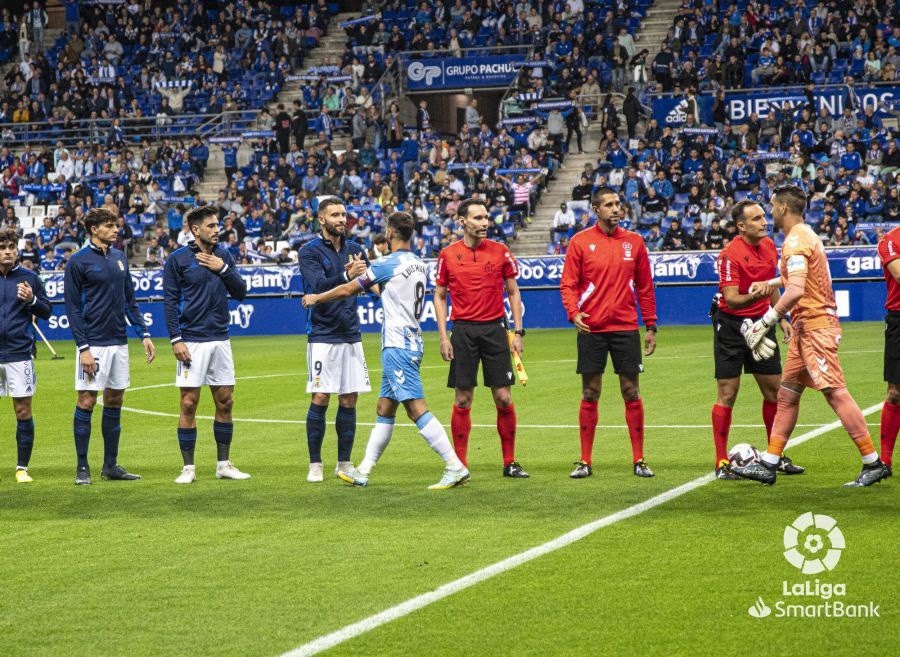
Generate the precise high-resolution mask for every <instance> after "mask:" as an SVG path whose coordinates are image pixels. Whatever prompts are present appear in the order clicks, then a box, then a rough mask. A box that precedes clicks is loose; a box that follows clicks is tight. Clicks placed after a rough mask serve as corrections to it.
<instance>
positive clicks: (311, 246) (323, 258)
mask: <svg viewBox="0 0 900 657" xmlns="http://www.w3.org/2000/svg"><path fill="white" fill-rule="evenodd" d="M356 254H359V255H361V256H362V257H363V259H364V260H365V261H366V262H367V263H368V262H369V258H368V256H367V255H366V250H365V249H364V248H363V247H362V245H360V244H357V243H356V242H352V241H350V240H347V239H344V240H343V242H342V243H341V250H340V251H339V252H337V251H335V250H334V247H333V246H332V245H331V242H329V241H327V240H324V239H322V236H321V235H319V236H318V237H316V238H315V239H313V240H310V241H309V243H307V245H306V246H304V247H303V248H302V249H300V258H299V265H300V276H301V277H302V279H303V293H304V294H308V293H312V294H321V293H322V292H327V291H328V290H330V289H331V288H333V287H337V286H338V285H342V284H344V283H346V282H347V277H346V276H345V275H344V265H345V264H347V263H348V262H349V261H350V258H351V257H352V256H355V255H356ZM306 333H307V335H308V336H309V338H308V341H309V342H326V343H329V344H340V343H352V342H362V335H361V334H360V332H359V315H357V313H356V297H350V298H348V299H341V300H340V301H332V302H331V303H323V304H322V305H316V306H313V307H312V308H308V309H307V311H306Z"/></svg>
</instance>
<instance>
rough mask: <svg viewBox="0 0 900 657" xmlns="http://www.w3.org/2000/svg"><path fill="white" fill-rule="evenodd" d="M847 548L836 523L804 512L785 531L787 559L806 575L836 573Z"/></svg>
mask: <svg viewBox="0 0 900 657" xmlns="http://www.w3.org/2000/svg"><path fill="white" fill-rule="evenodd" d="M845 547H846V544H845V543H844V534H843V532H842V531H841V530H840V529H838V526H837V520H835V519H834V518H832V517H831V516H825V515H822V514H816V515H815V516H814V515H813V514H812V513H804V514H803V515H802V516H800V517H799V518H797V519H796V520H795V521H794V522H792V523H791V524H790V525H788V526H787V527H785V528H784V558H785V559H787V560H788V563H790V564H791V565H792V566H794V567H795V568H798V569H800V572H801V573H803V574H804V575H816V574H818V573H821V572H822V571H824V570H834V567H835V566H837V564H838V561H840V559H841V551H842V550H843V549H844V548H845Z"/></svg>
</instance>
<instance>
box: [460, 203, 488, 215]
mask: <svg viewBox="0 0 900 657" xmlns="http://www.w3.org/2000/svg"><path fill="white" fill-rule="evenodd" d="M473 205H481V206H484V207H485V208H487V204H486V203H485V202H484V201H483V200H481V199H480V198H467V199H466V200H465V201H463V202H462V203H460V204H459V205H458V206H457V208H456V216H457V217H468V216H469V208H471V207H472V206H473Z"/></svg>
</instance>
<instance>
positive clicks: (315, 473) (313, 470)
mask: <svg viewBox="0 0 900 657" xmlns="http://www.w3.org/2000/svg"><path fill="white" fill-rule="evenodd" d="M323 479H324V477H323V476H322V464H321V463H310V464H309V474H308V475H306V481H308V482H310V483H313V484H317V483H319V482H320V481H322V480H323Z"/></svg>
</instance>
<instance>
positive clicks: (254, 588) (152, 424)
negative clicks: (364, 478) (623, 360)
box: [0, 323, 900, 657]
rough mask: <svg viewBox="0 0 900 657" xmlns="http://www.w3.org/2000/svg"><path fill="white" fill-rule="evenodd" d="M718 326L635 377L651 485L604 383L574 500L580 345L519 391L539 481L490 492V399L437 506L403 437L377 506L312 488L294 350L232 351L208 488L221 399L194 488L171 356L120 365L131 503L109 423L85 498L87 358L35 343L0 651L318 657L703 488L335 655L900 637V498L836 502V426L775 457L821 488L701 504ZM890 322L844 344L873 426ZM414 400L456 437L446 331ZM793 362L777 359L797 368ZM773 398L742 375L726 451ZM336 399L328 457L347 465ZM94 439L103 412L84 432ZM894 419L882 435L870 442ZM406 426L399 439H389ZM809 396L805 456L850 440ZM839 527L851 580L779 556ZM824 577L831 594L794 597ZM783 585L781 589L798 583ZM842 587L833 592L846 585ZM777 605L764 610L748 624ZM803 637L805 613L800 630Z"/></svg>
mask: <svg viewBox="0 0 900 657" xmlns="http://www.w3.org/2000/svg"><path fill="white" fill-rule="evenodd" d="M711 330H712V329H711V328H710V327H709V326H702V327H662V329H661V331H660V334H659V347H658V350H657V352H656V354H654V355H653V356H651V357H649V358H645V361H644V367H645V374H644V376H643V377H642V378H641V384H642V396H643V398H644V405H645V408H646V424H647V427H646V444H645V452H646V457H647V461H648V463H649V464H650V466H651V467H652V468H653V469H654V470H655V472H656V477H655V478H653V479H649V480H644V479H639V478H637V477H635V476H633V474H632V472H631V459H630V456H631V450H630V444H629V441H628V434H627V429H626V428H625V423H624V409H623V403H622V399H621V396H620V394H619V389H618V382H617V379H616V377H615V376H614V375H613V374H612V367H611V365H610V366H609V368H608V373H607V376H606V377H605V381H604V383H605V390H604V391H603V396H602V398H601V401H600V427H599V428H598V433H597V440H596V443H595V447H594V476H593V477H590V478H588V479H585V480H579V481H576V480H572V479H570V478H569V477H568V473H569V472H570V471H571V469H572V462H573V461H575V460H577V458H578V454H579V447H578V429H577V426H576V422H577V414H578V404H579V400H580V378H579V377H578V376H577V375H576V374H575V373H574V369H575V362H574V359H575V333H574V331H571V330H570V331H560V330H554V331H551V330H543V331H541V330H529V332H528V336H527V338H526V340H525V358H524V360H525V366H526V368H527V370H528V375H529V384H528V387H527V388H522V387H521V386H518V387H517V388H516V389H515V390H514V391H513V398H514V402H515V404H516V410H517V414H518V421H519V430H518V448H517V458H518V459H519V460H520V461H521V462H522V464H523V465H524V467H525V468H526V469H527V470H528V471H529V472H530V473H531V478H530V479H527V480H511V479H504V478H503V477H501V460H500V444H499V439H498V438H497V433H496V429H495V428H494V424H495V417H496V414H495V411H494V407H493V404H492V403H491V399H490V394H489V392H488V391H487V389H483V388H482V389H479V390H477V391H476V395H475V402H474V406H473V412H472V420H473V423H474V425H475V426H474V427H473V431H472V438H471V442H470V447H469V467H470V469H471V471H472V481H471V483H469V484H468V485H466V486H464V487H462V488H460V489H454V490H450V491H444V492H437V491H429V490H427V489H426V487H427V485H429V484H431V483H434V482H435V481H437V480H438V479H439V478H440V474H441V470H442V464H441V462H440V459H439V458H438V457H437V456H436V455H435V454H434V453H433V452H431V450H430V449H429V448H428V447H427V445H426V444H425V442H424V441H423V440H422V439H421V437H420V436H419V435H418V433H417V432H416V430H415V427H414V426H413V425H411V423H410V422H409V421H408V420H406V419H405V418H400V417H398V424H399V426H398V429H397V431H396V432H395V434H394V439H393V441H392V443H391V445H390V446H389V447H388V450H387V451H386V453H385V455H384V457H383V458H382V461H381V462H380V464H379V465H378V467H377V468H376V469H375V471H374V473H373V477H372V480H371V483H370V487H369V488H367V489H353V488H351V487H349V486H347V485H345V484H342V483H341V482H340V481H338V480H337V479H335V478H333V477H326V480H325V482H324V483H322V484H308V483H306V481H305V476H306V465H307V453H306V433H305V417H306V409H307V406H308V404H309V398H308V395H306V393H305V382H306V363H305V358H304V354H305V348H306V340H305V337H304V336H285V337H278V338H237V339H234V340H233V347H234V355H235V360H236V369H237V376H238V383H237V388H236V393H235V407H234V412H235V438H234V445H233V450H232V457H233V460H234V461H235V462H236V464H237V465H238V466H239V467H240V468H241V469H242V470H246V471H247V472H250V473H251V474H252V475H253V478H252V479H251V480H249V481H245V482H236V481H217V480H215V478H214V470H215V445H214V442H213V438H212V417H211V415H212V410H213V407H212V400H211V399H210V398H209V394H208V392H204V396H203V397H202V398H201V404H200V409H199V413H198V415H199V416H200V417H202V418H203V419H201V420H198V428H199V437H198V445H197V472H198V478H199V481H198V482H197V483H195V484H193V485H189V486H177V485H175V484H174V483H173V481H174V479H175V477H176V476H177V475H178V473H179V470H180V467H181V458H180V454H179V451H178V443H177V440H176V434H175V427H176V418H177V412H178V401H177V391H176V390H175V388H174V387H173V386H171V383H172V379H173V376H174V365H175V361H174V358H173V357H172V354H171V349H170V347H169V345H168V343H167V341H166V340H164V339H158V340H156V344H157V347H158V348H159V349H160V354H159V356H158V358H157V362H154V363H153V364H152V365H151V366H146V365H145V364H144V362H143V358H142V353H141V349H140V344H139V343H137V342H136V341H132V343H131V350H132V351H131V355H132V368H131V374H132V386H133V389H132V390H131V391H129V392H128V393H127V394H126V396H125V406H126V409H127V410H126V411H125V412H123V415H122V427H123V432H122V444H121V450H120V457H119V458H120V461H121V462H122V463H123V464H124V465H125V466H126V467H127V468H128V469H129V470H131V471H133V472H137V473H139V474H141V475H143V477H144V479H143V480H142V481H139V482H133V483H129V482H104V481H100V480H99V472H100V461H101V457H102V436H101V433H100V418H99V417H95V418H94V430H93V434H92V444H91V465H92V467H93V470H94V473H95V482H96V483H95V484H94V485H93V486H89V487H77V488H76V487H75V486H74V485H73V478H74V470H75V455H74V448H73V442H72V411H73V408H74V404H75V393H74V391H73V370H74V367H75V361H74V349H73V348H72V344H71V343H65V344H58V345H56V346H57V347H59V348H61V349H62V353H64V354H65V360H59V361H52V360H49V358H48V352H47V350H46V349H45V348H44V347H43V346H41V348H40V352H39V360H38V362H37V366H36V369H37V373H38V386H39V389H38V393H37V396H36V398H35V423H36V443H35V449H34V456H33V458H32V465H31V473H32V475H33V476H34V478H35V483H34V484H32V485H18V484H15V483H14V479H13V470H14V465H15V461H14V458H15V443H14V441H13V439H12V436H13V430H14V426H15V419H14V417H13V414H12V408H11V405H10V402H9V401H8V400H3V402H2V404H3V406H2V408H3V413H4V415H3V417H4V420H3V422H4V426H5V427H6V436H7V438H6V439H5V440H4V441H3V443H2V446H0V462H2V463H3V466H2V470H0V475H2V481H0V527H2V531H0V553H2V554H3V558H2V560H0V582H2V583H3V584H2V586H3V593H2V594H0V636H2V637H3V639H2V641H0V655H24V654H28V655H52V656H54V657H59V656H65V655H80V656H83V655H103V656H107V655H118V654H129V655H153V656H159V655H204V656H211V655H223V656H225V655H241V656H251V655H252V656H257V655H258V656H272V657H275V656H277V655H281V654H283V653H285V652H287V651H289V650H292V649H294V648H297V647H298V646H301V645H303V644H306V643H308V642H311V641H313V640H315V639H317V638H319V637H321V636H323V635H327V634H330V633H332V632H335V631H337V630H340V629H341V628H344V627H345V626H347V625H350V624H352V623H355V622H357V621H360V620H362V619H365V618H367V617H369V616H371V615H373V614H377V613H379V612H381V611H383V610H385V609H388V608H390V607H392V606H394V605H398V604H400V603H403V602H405V601H407V600H410V599H412V598H415V597H416V596H419V595H420V594H423V593H426V592H429V591H432V590H434V589H436V588H437V587H439V586H441V585H443V584H446V583H448V582H452V581H455V580H457V579H459V578H461V577H464V576H466V575H469V574H471V573H473V572H475V571H478V570H480V569H482V568H485V567H486V566H490V565H491V564H494V563H496V562H499V561H502V560H504V559H506V558H508V557H512V556H514V555H517V554H520V553H522V552H524V551H526V550H528V549H530V548H533V547H535V546H538V545H542V544H544V543H546V542H548V541H551V540H553V539H556V538H557V537H559V536H561V535H563V534H565V533H566V532H569V531H570V530H573V529H575V528H578V527H580V526H582V525H585V524H586V523H590V522H592V521H595V520H597V519H600V518H604V517H606V516H610V515H611V514H615V513H617V512H619V511H622V510H624V509H628V508H629V507H632V506H633V505H635V504H638V503H641V502H644V501H646V500H648V499H650V498H652V497H654V496H656V495H660V494H664V493H666V492H667V491H671V490H672V489H675V488H677V487H678V486H680V485H683V484H686V483H688V482H695V485H696V488H694V489H693V490H690V491H689V492H685V493H684V494H681V495H679V496H676V497H674V498H673V499H670V500H667V501H665V502H664V503H661V504H658V505H656V506H653V507H652V508H648V509H647V510H646V511H643V510H641V509H638V510H637V511H639V513H636V514H635V515H633V516H631V517H628V518H624V519H622V520H620V521H618V522H615V523H613V524H609V525H608V526H604V527H602V528H600V529H599V530H597V531H596V532H594V533H591V534H589V535H587V536H585V537H584V538H583V539H581V540H579V541H577V542H574V543H572V544H571V545H568V546H565V547H562V548H561V549H559V550H556V551H553V552H550V553H548V554H546V555H544V556H541V557H539V558H537V559H535V560H532V561H529V562H527V563H524V564H523V565H521V566H519V567H516V568H513V569H511V570H508V571H506V572H503V573H501V574H498V575H497V576H495V577H491V578H489V579H485V580H484V581H481V582H480V583H477V584H475V585H473V586H471V587H468V588H465V589H464V590H461V591H459V592H457V593H455V594H453V595H451V596H449V597H445V598H443V599H440V600H437V601H436V602H434V603H433V604H431V605H429V606H426V607H424V608H422V609H419V610H417V611H414V612H412V613H410V614H408V615H405V616H402V617H400V618H397V619H396V620H393V621H391V622H389V623H386V624H384V625H382V626H380V627H377V628H375V629H373V630H372V631H370V632H367V633H364V634H361V635H360V636H358V637H355V638H352V639H350V640H348V641H346V642H343V643H340V644H339V645H337V646H336V647H334V648H331V649H330V650H329V651H327V652H325V653H323V654H327V655H359V656H367V657H369V656H373V655H414V656H417V657H418V656H432V655H433V656H435V657H437V656H444V655H448V654H468V655H517V656H519V655H542V656H543V655H593V654H609V655H711V654H715V655H755V654H759V653H761V652H765V654H767V655H780V654H784V655H788V654H791V655H794V654H798V653H802V654H810V655H818V654H826V653H827V654H831V655H849V654H851V653H853V654H858V652H859V646H861V645H874V644H873V643H872V639H873V638H875V637H877V643H878V644H879V645H885V646H890V645H893V644H895V643H896V642H897V641H898V640H900V613H898V607H897V605H898V602H897V591H898V585H900V568H898V565H900V564H898V556H897V554H898V551H897V542H898V540H900V517H898V513H897V512H898V496H897V494H896V491H894V490H892V489H893V488H895V487H896V483H895V481H894V479H889V480H887V481H886V482H885V483H882V484H879V485H876V486H873V487H872V488H868V489H853V490H849V489H844V488H841V484H842V483H843V482H845V481H850V480H852V479H853V478H854V477H855V476H856V474H857V472H858V471H859V467H860V463H859V457H858V453H857V451H856V449H855V447H854V445H853V443H852V441H851V440H850V438H849V437H848V436H847V435H846V433H845V432H844V431H843V430H842V429H841V428H837V429H834V430H831V431H828V432H824V433H822V434H821V435H818V436H817V437H815V438H814V439H811V440H808V441H807V442H805V443H804V444H802V445H799V446H796V447H793V448H792V447H791V445H790V444H789V445H788V454H789V455H790V456H791V457H792V458H793V459H794V460H795V461H796V462H797V463H799V464H801V465H803V466H806V467H807V472H806V474H804V475H802V476H799V477H782V476H779V481H778V484H777V485H776V486H774V487H771V488H769V487H764V486H760V485H758V484H756V483H753V482H749V481H739V482H719V481H711V482H708V483H707V482H696V481H695V480H697V479H698V478H699V477H702V476H704V475H706V474H707V473H708V472H709V471H710V470H711V468H712V465H713V446H712V437H711V430H710V428H709V415H710V408H711V406H712V404H713V402H714V401H715V381H714V379H713V377H712V335H711ZM378 340H379V336H377V335H367V336H366V337H365V339H364V344H365V351H366V356H367V360H368V363H369V366H370V376H371V378H372V387H373V389H374V390H375V392H373V393H371V394H368V395H364V396H361V398H360V403H359V407H358V422H359V425H358V430H357V437H356V446H355V448H354V461H358V460H359V458H361V456H362V453H363V450H364V447H365V443H366V440H367V438H368V433H369V429H370V427H371V423H372V422H373V421H374V418H375V403H376V399H377V390H378V384H379V382H380V376H381V371H380V358H379V342H378ZM882 346H883V330H882V327H881V325H880V324H873V323H869V324H845V325H844V339H843V342H842V349H841V354H842V359H843V363H844V368H845V370H846V374H847V380H848V385H849V389H850V392H851V393H852V394H853V396H854V397H855V398H856V400H857V401H858V403H859V405H860V406H861V407H862V408H863V409H870V407H873V406H874V405H876V404H878V403H879V402H880V401H881V400H882V399H883V397H884V389H885V385H884V383H883V382H882V381H881V361H882ZM425 350H426V354H425V359H424V362H423V370H422V373H423V379H424V383H425V391H426V395H427V396H428V401H429V405H430V408H431V410H432V411H433V412H434V414H435V416H436V417H437V418H438V419H439V420H440V421H441V422H443V423H444V425H445V426H447V427H449V421H450V409H451V404H452V391H451V390H449V389H447V388H446V376H447V364H446V363H444V362H443V361H441V359H440V355H439V353H438V348H437V336H436V335H435V334H428V335H426V347H425ZM783 351H784V350H783ZM760 403H761V398H760V395H759V392H758V390H757V389H756V385H755V382H754V381H753V380H752V378H750V377H745V378H744V381H743V390H742V392H741V394H740V396H739V398H738V402H737V405H736V407H735V413H734V425H733V428H732V434H731V435H732V438H731V444H735V443H737V442H751V443H753V444H754V445H756V446H757V447H760V448H762V447H764V446H765V434H764V430H763V428H762V423H761V417H760ZM335 409H336V400H333V402H332V407H331V408H330V409H329V413H328V418H329V419H328V423H329V428H328V432H327V434H326V441H325V447H324V449H323V456H324V458H325V467H326V473H330V472H331V469H332V468H333V467H334V460H335V457H336V439H335V434H334V429H333V424H334V414H335ZM95 415H96V416H99V409H98V412H96V413H95ZM879 417H880V415H879V411H878V410H873V411H872V412H870V413H869V414H868V415H867V421H868V422H869V425H870V427H869V428H870V431H871V432H872V433H873V437H874V438H875V440H876V446H877V445H878V440H877V436H878V426H877V425H878V421H879ZM401 419H402V420H403V421H402V424H401V423H400V420H401ZM835 419H836V418H835V416H834V415H833V413H832V412H831V410H830V408H828V406H827V405H826V404H825V403H824V400H823V399H822V397H821V395H820V394H819V393H816V392H814V391H807V393H806V394H805V395H804V399H803V402H802V403H801V413H800V420H799V422H800V425H799V426H798V428H797V430H796V431H795V434H794V435H795V436H801V435H803V434H806V433H808V432H812V431H815V430H816V429H818V428H820V427H822V426H823V425H828V424H830V423H832V422H833V421H834V420H835ZM810 511H811V512H813V513H814V514H825V515H828V516H831V517H833V518H834V519H836V520H837V523H838V527H839V528H840V530H841V531H842V533H843V535H844V538H845V541H846V548H845V549H844V550H843V551H842V553H841V556H840V560H839V562H838V564H837V566H835V567H834V569H833V570H831V571H826V572H823V573H820V574H817V575H814V576H811V575H803V574H801V573H800V571H799V570H797V569H796V568H795V567H794V566H792V565H791V564H789V563H788V561H787V560H786V559H785V558H784V556H783V552H784V550H785V547H784V544H783V538H784V534H785V527H786V526H787V525H790V524H791V523H792V522H794V520H795V519H796V518H797V517H798V516H800V515H801V514H803V513H806V512H810ZM817 580H818V582H819V585H820V590H824V588H825V587H822V586H821V585H822V584H831V585H832V586H833V587H835V586H836V585H839V584H843V585H844V594H843V595H840V594H836V595H833V597H831V598H830V599H829V600H824V599H823V598H822V596H812V595H809V596H798V595H786V594H785V586H786V587H787V588H788V593H791V592H792V591H793V587H794V586H795V585H797V586H799V585H802V586H804V587H805V586H807V583H808V584H809V586H811V587H813V586H815V583H816V581H817ZM785 583H786V584H785ZM836 590H840V587H837V589H836ZM760 598H761V599H762V601H763V602H764V604H765V605H766V606H767V607H768V608H769V609H771V612H772V613H771V615H769V616H768V617H766V618H754V617H752V616H751V615H750V614H749V613H748V608H749V607H750V606H751V605H753V604H754V603H756V602H757V601H758V599H760ZM778 601H782V602H783V604H784V606H785V607H786V606H787V605H798V606H802V608H803V609H804V612H803V613H806V614H807V615H808V614H810V613H819V614H824V613H826V612H825V611H818V612H816V611H815V609H812V608H813V607H816V608H818V607H821V608H822V609H823V610H824V609H825V606H826V603H829V604H830V606H831V608H832V610H833V608H834V606H835V605H834V603H835V602H840V603H842V604H843V605H845V606H846V605H864V604H868V603H870V602H871V603H874V604H875V605H878V609H877V612H878V614H879V617H878V618H797V617H778V615H779V608H778V607H777V602H778ZM794 613H795V615H796V614H797V613H800V611H799V610H798V609H795V610H794Z"/></svg>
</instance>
